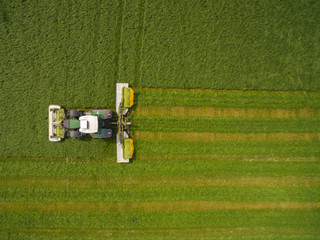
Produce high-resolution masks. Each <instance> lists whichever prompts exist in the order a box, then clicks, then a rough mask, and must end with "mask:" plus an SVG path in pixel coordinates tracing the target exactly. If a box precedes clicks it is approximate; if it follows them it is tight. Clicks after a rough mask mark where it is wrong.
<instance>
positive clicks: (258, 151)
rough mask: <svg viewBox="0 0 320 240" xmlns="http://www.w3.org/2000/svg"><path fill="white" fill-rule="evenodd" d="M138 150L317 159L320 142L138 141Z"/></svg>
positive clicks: (161, 152)
mask: <svg viewBox="0 0 320 240" xmlns="http://www.w3.org/2000/svg"><path fill="white" fill-rule="evenodd" d="M136 149H138V150H139V153H141V154H142V153H144V154H147V153H148V154H193V153H198V154H247V155H266V156H273V155H276V156H296V157H297V156H301V157H312V156H315V157H317V156H319V154H320V141H287V142H285V141H265V142H235V141H221V142H201V141H200V142H199V141H198V142H190V141H189V142H187V141H183V142H179V141H160V140H158V141H137V142H136ZM138 150H137V151H138Z"/></svg>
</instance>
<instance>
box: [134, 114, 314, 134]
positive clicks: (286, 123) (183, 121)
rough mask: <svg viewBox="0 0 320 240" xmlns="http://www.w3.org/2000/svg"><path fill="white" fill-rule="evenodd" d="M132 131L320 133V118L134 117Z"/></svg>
mask: <svg viewBox="0 0 320 240" xmlns="http://www.w3.org/2000/svg"><path fill="white" fill-rule="evenodd" d="M131 119H132V122H133V125H132V127H131V129H132V130H139V131H154V132H160V131H161V132H179V131H180V132H221V133H223V132H224V133H228V132H230V133H279V132H280V133H281V132H287V133H288V132H289V133H290V132H293V133H294V132H295V133H318V132H320V118H286V119H278V118H254V119H248V118H210V117H172V116H163V117H152V116H131Z"/></svg>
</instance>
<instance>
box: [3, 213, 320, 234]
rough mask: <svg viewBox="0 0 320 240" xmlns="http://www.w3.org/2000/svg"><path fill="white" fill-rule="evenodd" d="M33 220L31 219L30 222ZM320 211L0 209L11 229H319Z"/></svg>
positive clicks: (5, 227) (6, 226)
mask: <svg viewBox="0 0 320 240" xmlns="http://www.w3.org/2000/svg"><path fill="white" fill-rule="evenodd" d="M30 220H31V221H30ZM319 221H320V211H281V210H251V211H247V210H216V211H195V212H194V211H191V212H148V213H142V212H131V213H130V212H128V213H127V212H126V213H118V212H108V213H101V212H95V213H79V212H78V213H61V212H0V222H1V223H2V224H1V227H2V229H7V228H10V229H12V228H30V227H31V228H51V229H54V228H64V229H66V228H69V229H70V228H71V229H74V228H77V229H79V228H96V229H102V228H103V229H106V230H107V229H111V230H112V229H115V228H118V229H120V228H121V229H123V228H124V229H126V228H127V229H146V228H157V229H161V228H180V227H183V228H186V227H223V228H227V227H248V228H250V227H265V228H268V227H276V228H286V227H289V228H297V229H307V230H313V231H314V230H318V231H319Z"/></svg>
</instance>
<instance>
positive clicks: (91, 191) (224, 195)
mask: <svg viewBox="0 0 320 240" xmlns="http://www.w3.org/2000/svg"><path fill="white" fill-rule="evenodd" d="M319 190H320V188H319V187H314V186H313V187H270V188H268V187H225V186H223V187H212V186H205V187H193V186H178V187H177V186H173V187H152V188H148V187H144V188H110V189H108V188H105V189H100V188H68V186H67V188H37V187H27V188H26V187H25V188H23V187H22V188H21V187H13V188H10V187H9V188H1V189H0V193H1V196H0V201H1V202H151V201H235V202H242V201H246V202H268V201H278V202H279V201H280V202H282V201H296V202H306V201H310V202H317V201H319Z"/></svg>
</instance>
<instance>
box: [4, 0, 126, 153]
mask: <svg viewBox="0 0 320 240" xmlns="http://www.w3.org/2000/svg"><path fill="white" fill-rule="evenodd" d="M0 4H1V9H2V11H1V16H2V15H3V16H6V17H5V18H4V19H3V21H0V30H1V36H2V38H1V46H2V50H3V51H1V54H2V55H1V56H2V57H1V65H2V66H3V72H2V74H1V77H0V78H1V82H2V85H1V89H2V92H1V95H2V96H1V97H2V98H3V101H2V102H3V104H2V108H1V109H0V113H1V114H0V116H1V122H3V128H2V130H1V133H2V134H3V136H5V137H2V138H1V140H0V145H1V153H0V155H2V156H61V157H63V156H66V155H67V156H68V155H69V156H75V157H77V156H79V157H80V156H95V155H97V154H98V153H100V154H101V156H102V155H109V154H110V153H111V154H112V153H114V152H112V151H114V150H113V148H114V146H113V144H109V143H106V142H104V141H97V142H95V141H92V142H86V141H78V142H77V143H76V141H66V142H64V143H59V144H52V143H51V142H49V141H48V132H47V131H48V119H47V116H48V106H49V105H50V104H58V105H62V106H64V107H66V108H78V107H82V108H114V105H115V83H116V81H117V79H116V78H115V77H116V75H117V68H118V66H117V59H116V58H117V55H118V48H119V46H118V43H119V38H120V31H119V30H120V28H119V26H118V25H119V24H118V23H119V21H118V19H119V17H120V16H119V12H120V6H119V1H108V2H97V1H90V2H83V1H74V2H63V3H58V2H52V1H47V0H44V1H41V2H39V3H37V4H35V3H34V2H32V1H31V2H21V1H7V0H5V1H1V3H0ZM9 109H10V110H9ZM12 123H14V124H12ZM23 136H28V137H23ZM69 140H70V139H69ZM111 148H112V150H111Z"/></svg>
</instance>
